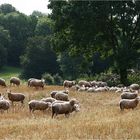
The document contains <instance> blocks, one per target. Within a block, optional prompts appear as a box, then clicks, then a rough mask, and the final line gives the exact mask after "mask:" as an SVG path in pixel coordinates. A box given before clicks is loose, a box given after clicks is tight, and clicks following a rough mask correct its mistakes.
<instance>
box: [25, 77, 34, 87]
mask: <svg viewBox="0 0 140 140" xmlns="http://www.w3.org/2000/svg"><path fill="white" fill-rule="evenodd" d="M32 80H35V78H30V79H28V82H27V85H28V87H29V86H30V82H31V81H32Z"/></svg>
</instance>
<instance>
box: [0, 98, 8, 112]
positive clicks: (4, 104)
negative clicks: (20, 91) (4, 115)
mask: <svg viewBox="0 0 140 140" xmlns="http://www.w3.org/2000/svg"><path fill="white" fill-rule="evenodd" d="M9 108H10V102H9V101H8V100H6V99H2V100H0V110H8V109H9Z"/></svg>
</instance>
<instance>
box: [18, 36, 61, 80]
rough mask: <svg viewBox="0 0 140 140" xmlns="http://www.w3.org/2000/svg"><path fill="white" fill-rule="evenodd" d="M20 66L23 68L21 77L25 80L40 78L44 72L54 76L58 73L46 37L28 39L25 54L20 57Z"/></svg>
mask: <svg viewBox="0 0 140 140" xmlns="http://www.w3.org/2000/svg"><path fill="white" fill-rule="evenodd" d="M21 64H22V67H23V73H22V75H23V76H24V77H25V78H30V77H37V78H41V75H42V74H43V73H45V72H47V73H50V74H55V73H58V71H59V66H58V64H57V62H56V54H55V52H54V51H53V50H52V49H51V47H50V42H49V38H48V37H45V38H44V37H42V36H35V37H32V38H29V40H28V43H27V48H26V51H25V54H24V55H23V56H22V57H21Z"/></svg>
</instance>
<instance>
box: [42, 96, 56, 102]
mask: <svg viewBox="0 0 140 140" xmlns="http://www.w3.org/2000/svg"><path fill="white" fill-rule="evenodd" d="M41 101H44V102H50V103H53V102H54V101H56V99H54V98H52V97H47V98H43V99H41Z"/></svg>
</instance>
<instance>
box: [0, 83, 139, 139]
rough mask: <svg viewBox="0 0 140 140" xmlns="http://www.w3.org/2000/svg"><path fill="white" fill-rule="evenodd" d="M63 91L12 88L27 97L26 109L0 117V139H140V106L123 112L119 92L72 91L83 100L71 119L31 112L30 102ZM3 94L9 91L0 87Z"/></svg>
mask: <svg viewBox="0 0 140 140" xmlns="http://www.w3.org/2000/svg"><path fill="white" fill-rule="evenodd" d="M8 88H10V87H8ZM62 89H63V87H62V86H45V89H44V90H42V89H39V90H36V89H34V88H28V87H27V86H26V85H22V86H20V87H19V88H18V87H12V88H11V90H12V91H13V92H22V93H24V94H25V95H26V100H25V107H24V108H21V107H20V104H19V105H18V104H16V105H15V107H14V108H11V109H10V110H9V112H8V113H7V112H4V113H3V114H0V118H1V121H0V139H6V140H11V139H14V140H19V139H20V140H27V139H33V140H44V139H62V140H63V139H68V140H77V139H140V133H139V132H140V119H139V116H140V105H138V107H137V108H136V109H134V110H125V111H124V112H121V111H120V109H119V105H118V103H119V100H120V95H119V94H117V93H86V92H82V93H79V92H76V91H72V90H71V91H70V94H69V97H70V98H76V99H78V100H79V101H80V105H81V110H80V112H78V113H75V112H73V113H72V114H71V115H70V117H69V118H65V116H64V115H59V116H57V117H56V118H54V119H52V118H51V111H47V112H45V113H43V112H40V111H35V113H34V116H33V115H31V114H30V113H29V110H28V101H29V100H31V99H41V98H42V97H46V96H47V97H48V96H50V92H51V91H52V90H62ZM0 91H1V92H2V93H5V91H6V88H0ZM5 95H6V93H5ZM6 97H7V95H6Z"/></svg>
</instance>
